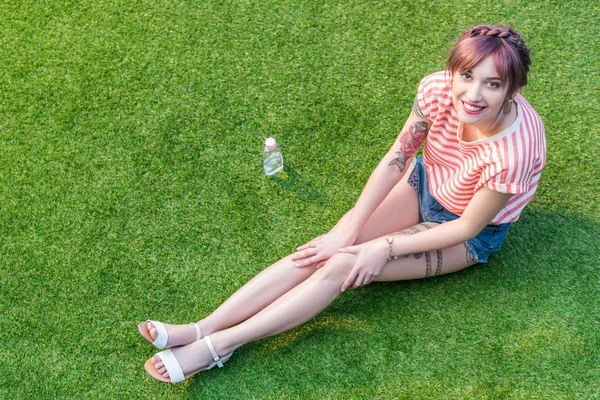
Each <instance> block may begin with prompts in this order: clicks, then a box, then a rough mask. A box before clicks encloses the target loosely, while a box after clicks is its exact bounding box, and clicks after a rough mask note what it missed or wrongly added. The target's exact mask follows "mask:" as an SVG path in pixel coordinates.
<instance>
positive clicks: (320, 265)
mask: <svg viewBox="0 0 600 400" xmlns="http://www.w3.org/2000/svg"><path fill="white" fill-rule="evenodd" d="M326 262H327V261H321V262H320V263H318V264H317V269H319V268H321V267H322V266H323V265H325V263H326Z"/></svg>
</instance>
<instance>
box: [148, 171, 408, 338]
mask: <svg viewBox="0 0 600 400" xmlns="http://www.w3.org/2000/svg"><path fill="white" fill-rule="evenodd" d="M409 175H410V171H409V173H407V174H406V175H405V176H404V178H403V179H402V181H400V182H399V183H398V184H397V185H396V186H395V187H394V188H393V189H392V191H391V192H390V194H389V195H388V196H387V197H386V199H385V200H384V201H383V202H382V203H381V205H380V206H379V207H378V208H377V210H375V212H374V213H373V215H372V216H371V218H370V219H369V220H368V221H367V223H366V224H365V226H364V227H363V229H362V230H361V232H360V233H359V235H358V239H357V243H362V242H364V241H367V240H371V239H372V238H375V237H379V236H382V235H384V234H386V233H390V232H396V231H399V230H401V229H404V228H407V227H409V226H413V225H415V224H416V223H418V222H419V214H418V199H417V194H416V193H415V191H414V190H413V188H412V187H410V185H408V177H409ZM390 215H393V216H395V217H394V218H390ZM314 271H315V269H314V268H301V269H299V268H295V267H294V266H293V263H292V262H291V260H290V257H286V258H283V259H282V260H280V261H278V262H276V263H275V264H273V265H271V266H270V267H269V268H267V269H265V270H264V271H262V272H261V273H260V274H258V275H257V276H256V277H254V278H253V279H252V280H250V281H249V282H248V283H246V284H245V285H244V286H242V287H241V288H240V289H238V290H237V291H236V292H235V293H234V294H233V295H232V296H231V297H230V298H229V299H227V300H226V301H225V302H224V303H223V304H222V305H221V306H220V307H218V308H217V309H216V310H215V311H213V312H212V313H211V314H210V315H209V316H207V317H206V318H204V319H202V320H200V321H198V325H200V329H201V331H202V336H207V335H210V334H212V333H213V332H218V331H220V330H223V329H225V328H229V327H231V326H234V325H235V324H238V323H240V322H242V321H244V320H246V319H247V318H249V317H251V316H253V315H254V314H256V313H257V312H259V311H260V310H262V309H263V308H265V307H267V306H268V305H269V304H271V303H272V302H273V301H275V300H276V299H277V298H279V297H280V296H281V295H283V294H284V293H286V292H287V291H288V290H290V289H292V288H293V287H295V286H296V285H298V284H299V283H301V282H303V281H304V280H306V279H307V278H308V277H309V276H311V275H312V274H313V272H314ZM165 327H166V328H167V331H168V332H169V341H168V343H167V347H173V346H178V345H185V344H188V343H191V342H193V341H195V339H196V332H195V329H194V327H193V326H192V325H189V324H183V325H169V324H165ZM148 330H149V331H150V334H151V335H152V337H153V338H156V330H155V329H154V327H153V326H152V324H149V325H148Z"/></svg>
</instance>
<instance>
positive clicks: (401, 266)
mask: <svg viewBox="0 0 600 400" xmlns="http://www.w3.org/2000/svg"><path fill="white" fill-rule="evenodd" d="M419 229H427V226H419ZM354 257H355V256H354V255H352V254H338V255H335V256H333V257H332V258H331V259H330V260H329V261H328V262H327V263H326V264H325V266H324V267H323V268H321V269H319V270H317V271H316V272H315V273H314V274H312V275H311V276H310V277H309V278H308V279H306V280H305V281H304V282H302V283H300V284H299V285H297V286H296V287H294V288H293V289H292V290H290V291H288V292H287V293H285V294H284V295H282V296H281V297H279V298H278V299H277V300H275V301H274V302H273V303H271V304H270V305H269V306H267V307H266V308H265V309H263V310H262V311H260V312H258V313H257V314H255V315H254V316H252V317H251V318H249V319H247V320H246V321H244V322H242V323H240V324H238V325H235V326H233V327H231V328H229V329H225V330H223V331H219V332H216V333H214V334H213V335H211V339H212V343H213V344H214V346H215V349H216V351H217V353H218V354H220V355H224V354H228V353H230V352H232V351H233V350H235V349H236V348H237V347H239V346H241V345H243V344H245V343H248V342H250V341H253V340H257V339H261V338H264V337H268V336H272V335H275V334H278V333H281V332H285V331H287V330H290V329H292V328H294V327H296V326H298V325H300V324H302V323H304V322H306V321H308V320H310V319H312V318H313V317H314V316H316V315H317V314H319V313H320V312H321V311H322V310H323V309H324V308H325V307H327V306H328V305H329V304H331V302H333V300H335V299H336V298H337V297H338V296H339V294H340V288H341V285H342V283H343V282H344V280H345V279H346V277H347V276H348V274H349V272H350V270H351V269H352V266H353V265H354ZM472 264H473V261H472V260H470V259H469V257H468V254H467V251H466V247H465V246H464V245H459V246H455V247H452V248H450V249H445V250H440V251H435V252H434V254H433V255H432V254H429V255H428V256H427V255H426V254H421V255H412V256H409V257H402V258H400V259H398V260H394V261H391V262H388V264H387V265H386V266H385V268H384V270H383V272H382V273H381V274H380V275H379V277H378V280H381V281H385V280H400V279H415V278H424V277H427V276H432V275H440V274H445V273H449V272H454V271H457V270H459V269H462V268H465V267H467V266H469V265H472ZM203 342H204V341H198V342H195V343H192V344H190V345H187V346H182V347H178V348H176V349H174V350H173V352H174V354H175V356H176V357H177V359H178V361H179V363H180V365H181V367H182V369H183V370H184V371H185V372H186V373H187V372H190V371H195V370H198V369H201V368H204V367H206V366H207V365H208V364H210V362H211V356H210V353H209V352H208V349H207V346H206V344H205V343H203ZM152 362H153V363H154V364H155V366H156V369H157V370H158V371H159V372H160V373H162V374H165V376H167V377H168V373H167V372H166V370H165V369H164V366H163V364H162V361H161V360H160V358H158V357H154V358H153V359H152Z"/></svg>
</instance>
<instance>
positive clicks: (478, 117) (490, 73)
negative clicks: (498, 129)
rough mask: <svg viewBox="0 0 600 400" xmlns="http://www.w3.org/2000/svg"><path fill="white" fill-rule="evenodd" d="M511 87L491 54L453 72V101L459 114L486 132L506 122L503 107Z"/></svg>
mask: <svg viewBox="0 0 600 400" xmlns="http://www.w3.org/2000/svg"><path fill="white" fill-rule="evenodd" d="M507 91H508V87H507V85H506V83H503V82H502V80H501V79H500V75H499V74H498V72H496V68H495V66H494V61H493V59H492V57H491V56H488V57H486V58H484V59H483V60H481V62H480V63H479V64H477V65H476V66H475V67H473V68H472V69H470V70H469V71H457V72H455V73H454V75H453V76H452V103H453V104H454V107H455V108H456V111H457V112H458V117H459V118H460V120H461V121H462V122H463V123H465V124H469V125H473V126H475V127H476V128H478V129H479V130H480V131H482V132H489V131H491V130H493V129H494V126H499V125H500V124H501V123H502V119H503V117H504V113H503V112H501V111H500V110H501V109H502V107H503V105H504V99H505V97H506V92H507ZM496 118H498V119H496Z"/></svg>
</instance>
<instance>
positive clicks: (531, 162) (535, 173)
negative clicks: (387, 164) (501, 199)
mask: <svg viewBox="0 0 600 400" xmlns="http://www.w3.org/2000/svg"><path fill="white" fill-rule="evenodd" d="M450 83H451V77H450V76H449V74H446V72H444V71H440V72H437V73H434V74H432V75H429V76H427V77H425V78H423V80H422V81H421V84H420V85H419V90H418V92H417V102H418V105H419V107H420V109H421V111H422V112H423V115H424V116H425V118H426V119H427V120H429V121H430V122H431V123H432V124H431V126H430V128H429V132H428V134H427V140H426V142H425V147H424V149H423V158H424V161H425V167H426V169H427V177H428V181H429V186H430V187H429V190H430V191H431V194H432V195H433V197H434V198H435V199H436V200H438V201H439V202H440V203H441V204H442V205H443V206H444V207H445V208H446V209H447V210H449V211H450V212H452V213H454V214H456V215H461V214H462V213H463V211H464V210H465V208H466V207H467V204H469V201H470V200H471V198H472V197H473V195H474V194H475V192H477V190H479V189H480V188H481V187H482V186H485V187H487V188H488V189H490V190H493V191H497V192H501V193H511V194H514V196H512V197H511V198H510V200H509V201H508V203H507V204H506V205H505V207H504V208H503V209H502V210H501V211H500V212H499V213H498V215H496V216H495V217H494V219H492V221H491V223H492V224H501V223H507V222H514V221H516V220H517V219H518V218H519V216H520V215H521V212H522V211H523V208H525V206H526V205H527V203H529V202H530V201H531V199H532V198H533V196H534V194H535V191H536V189H537V186H538V182H539V180H540V174H541V172H542V169H543V168H544V165H545V163H546V137H545V131H544V124H543V122H542V120H541V118H540V116H539V115H538V114H537V113H536V112H535V110H534V109H533V108H532V107H531V105H530V104H529V103H528V102H527V100H525V98H524V97H523V96H521V95H520V94H517V95H516V96H515V98H514V103H515V104H516V106H517V112H518V116H517V118H516V120H515V121H514V123H513V124H512V125H511V126H509V127H508V128H506V129H504V130H503V131H501V132H499V133H497V134H496V135H494V136H491V137H489V138H486V139H480V140H476V141H472V142H464V141H462V140H461V137H462V122H461V121H460V120H459V118H458V114H457V112H456V109H455V108H454V105H453V104H452V97H451V91H450Z"/></svg>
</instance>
